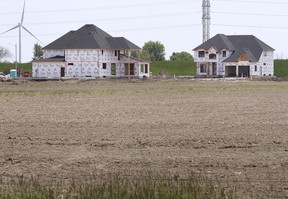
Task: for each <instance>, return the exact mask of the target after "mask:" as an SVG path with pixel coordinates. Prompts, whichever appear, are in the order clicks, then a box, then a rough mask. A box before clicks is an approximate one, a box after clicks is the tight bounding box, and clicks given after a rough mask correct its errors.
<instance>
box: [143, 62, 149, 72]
mask: <svg viewBox="0 0 288 199" xmlns="http://www.w3.org/2000/svg"><path fill="white" fill-rule="evenodd" d="M144 72H145V73H148V64H145V71H144Z"/></svg>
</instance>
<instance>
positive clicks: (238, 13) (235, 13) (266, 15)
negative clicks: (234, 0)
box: [212, 12, 288, 17]
mask: <svg viewBox="0 0 288 199" xmlns="http://www.w3.org/2000/svg"><path fill="white" fill-rule="evenodd" d="M212 13H214V14H227V15H249V16H264V17H288V15H284V14H264V13H243V12H242V13H241V12H212Z"/></svg>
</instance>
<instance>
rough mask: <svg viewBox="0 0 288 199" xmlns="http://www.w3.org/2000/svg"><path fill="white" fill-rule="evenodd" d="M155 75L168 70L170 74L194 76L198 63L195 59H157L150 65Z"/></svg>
mask: <svg viewBox="0 0 288 199" xmlns="http://www.w3.org/2000/svg"><path fill="white" fill-rule="evenodd" d="M150 71H151V72H152V74H153V75H157V74H159V73H160V72H167V73H168V74H169V75H184V76H185V75H187V76H193V75H195V73H196V64H195V63H194V62H193V61H156V62H152V63H151V65H150Z"/></svg>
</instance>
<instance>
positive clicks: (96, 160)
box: [0, 80, 288, 198]
mask: <svg viewBox="0 0 288 199" xmlns="http://www.w3.org/2000/svg"><path fill="white" fill-rule="evenodd" d="M0 105H1V108H0V147H1V151H0V178H2V179H5V178H14V177H18V176H24V177H31V176H35V177H37V178H39V179H41V180H43V181H45V180H50V179H55V180H59V181H61V180H67V179H71V178H73V179H79V180H81V179H85V178H87V177H88V178H89V176H91V175H94V174H100V173H101V174H105V173H122V172H125V173H126V174H129V173H131V175H133V173H139V171H145V170H147V171H151V170H152V171H162V172H163V171H164V172H166V171H167V172H169V173H178V174H180V175H186V174H187V172H190V171H192V172H195V173H201V174H203V175H205V176H206V177H207V178H208V179H211V180H212V181H214V182H215V183H216V182H217V183H221V184H223V186H227V188H229V186H230V187H232V186H236V189H238V190H239V191H240V192H241V191H242V192H244V193H246V194H247V195H248V196H249V197H253V198H262V197H263V198H264V197H267V198H288V82H264V81H263V82H260V81H259V82H258V81H227V80H226V81H225V80H210V81H208V80H206V81H205V80H159V81H156V80H147V81H142V80H131V81H128V80H127V81H125V80H117V81H116V80H113V81H105V80H99V81H85V82H84V81H76V80H75V81H72V80H70V81H64V82H62V81H60V82H18V83H11V82H2V83H1V82H0Z"/></svg>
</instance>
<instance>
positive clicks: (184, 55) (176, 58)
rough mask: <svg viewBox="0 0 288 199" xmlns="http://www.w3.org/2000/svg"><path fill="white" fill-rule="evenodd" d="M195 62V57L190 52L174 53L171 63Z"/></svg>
mask: <svg viewBox="0 0 288 199" xmlns="http://www.w3.org/2000/svg"><path fill="white" fill-rule="evenodd" d="M179 60H180V61H193V56H192V55H191V54H190V53H188V52H184V51H182V52H177V53H175V52H173V53H172V55H171V56H170V61H179Z"/></svg>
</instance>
